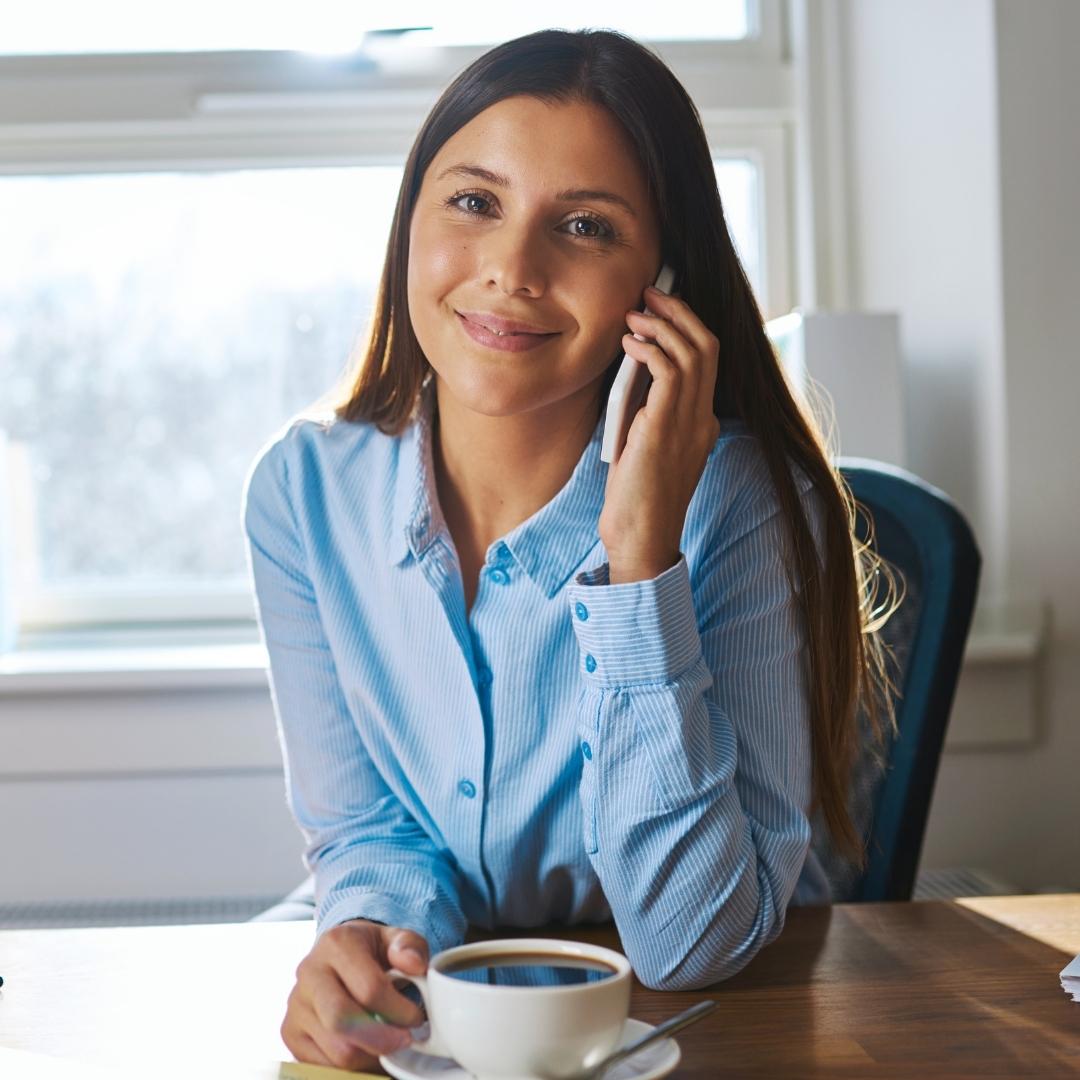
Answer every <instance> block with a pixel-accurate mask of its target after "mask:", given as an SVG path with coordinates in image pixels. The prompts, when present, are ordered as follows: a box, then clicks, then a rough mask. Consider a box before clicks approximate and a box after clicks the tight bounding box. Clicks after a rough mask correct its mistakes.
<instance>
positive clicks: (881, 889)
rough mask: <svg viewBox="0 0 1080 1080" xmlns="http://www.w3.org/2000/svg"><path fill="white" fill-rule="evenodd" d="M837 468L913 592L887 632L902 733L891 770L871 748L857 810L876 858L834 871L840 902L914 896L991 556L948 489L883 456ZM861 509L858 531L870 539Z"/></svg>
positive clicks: (859, 771)
mask: <svg viewBox="0 0 1080 1080" xmlns="http://www.w3.org/2000/svg"><path fill="white" fill-rule="evenodd" d="M837 465H838V467H839V468H840V471H841V473H842V474H843V476H844V478H845V479H846V480H847V483H848V484H849V486H850V487H851V491H852V494H853V495H854V496H855V499H856V502H857V503H858V504H860V507H861V508H862V507H864V508H865V509H866V510H867V511H868V512H869V514H870V516H871V518H872V520H873V528H874V534H875V549H876V550H877V552H878V554H879V555H881V556H882V558H884V559H886V560H887V561H888V562H889V563H890V564H891V565H892V566H893V567H894V568H895V569H896V570H898V571H899V572H900V574H901V575H902V577H903V579H904V587H905V588H906V595H905V597H904V600H903V602H902V604H901V606H900V608H899V610H897V611H896V612H895V613H894V614H893V615H892V617H891V618H890V619H889V620H888V621H887V622H886V624H885V626H884V627H883V628H882V631H881V634H882V637H883V639H884V641H885V643H886V645H887V646H888V647H889V649H890V650H891V651H892V653H893V657H894V660H895V667H894V668H893V669H892V670H893V677H894V680H895V682H896V684H897V687H898V688H899V690H900V697H899V699H898V700H897V701H896V724H897V735H896V737H895V738H894V739H892V740H890V741H888V742H887V744H886V748H885V754H884V757H885V767H884V771H883V770H882V768H881V766H880V765H879V764H878V763H877V762H876V761H875V760H874V757H873V755H872V754H871V753H869V752H866V753H864V754H863V755H862V757H861V759H860V762H859V763H858V765H857V766H856V777H855V788H856V790H855V793H854V794H855V800H854V802H855V805H854V807H853V812H854V813H855V815H856V819H857V824H860V825H861V826H862V828H863V830H864V833H863V834H864V835H868V836H869V848H868V853H867V854H868V863H867V866H866V868H865V870H864V871H863V872H862V874H861V875H857V876H856V875H855V874H854V873H853V872H851V873H849V874H848V876H847V879H846V880H844V877H843V874H842V873H841V874H839V875H836V876H834V875H832V874H830V876H831V877H833V883H834V899H837V900H849V901H850V900H910V899H911V893H912V888H913V886H914V883H915V873H916V870H917V868H918V863H919V855H920V852H921V850H922V842H923V834H924V832H925V829H926V818H927V814H928V812H929V809H930V798H931V795H932V794H933V790H934V780H935V777H936V776H937V769H938V761H939V759H940V756H941V747H942V744H943V743H944V741H945V728H946V725H947V723H948V719H949V711H950V709H951V708H952V702H953V696H954V694H955V691H956V684H957V681H958V679H959V676H960V667H961V664H962V662H963V657H964V644H965V642H966V640H967V635H968V630H969V628H970V626H971V618H972V612H973V610H974V607H975V593H976V587H977V585H978V580H979V567H980V565H981V561H982V560H981V557H980V555H979V549H978V547H977V545H976V543H975V537H974V534H973V533H972V530H971V527H970V526H969V525H968V523H967V521H966V520H965V519H964V516H963V514H961V512H960V511H959V509H958V508H957V507H956V505H955V503H953V501H952V500H951V499H950V498H949V497H948V496H947V495H946V494H945V493H944V492H942V491H939V490H938V489H937V488H935V487H932V486H931V485H930V484H928V483H926V482H925V481H923V480H920V479H919V478H918V477H917V476H915V475H913V474H912V473H909V472H907V471H905V470H904V469H900V468H897V467H896V466H893V465H886V464H884V463H882V462H878V461H871V460H868V459H865V458H851V457H847V458H840V459H838V461H837ZM861 508H860V511H859V514H858V516H857V521H856V528H857V531H858V532H859V535H860V536H861V537H863V538H865V537H866V529H867V522H866V518H865V516H864V514H863V513H862V509H861ZM860 818H861V820H859V819H860ZM819 856H820V853H819ZM822 861H823V863H825V870H826V872H827V873H830V866H829V860H828V858H827V857H825V858H823V859H822ZM835 866H836V863H835V860H834V868H835ZM837 876H838V877H839V878H840V880H839V881H837Z"/></svg>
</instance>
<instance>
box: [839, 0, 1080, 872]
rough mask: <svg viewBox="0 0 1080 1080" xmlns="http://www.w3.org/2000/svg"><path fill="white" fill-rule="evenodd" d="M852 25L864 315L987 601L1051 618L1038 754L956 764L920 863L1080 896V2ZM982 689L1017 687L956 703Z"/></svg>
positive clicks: (889, 5)
mask: <svg viewBox="0 0 1080 1080" xmlns="http://www.w3.org/2000/svg"><path fill="white" fill-rule="evenodd" d="M844 16H845V17H844V25H845V28H846V48H845V54H846V67H847V73H846V80H847V88H848V93H847V95H846V97H847V100H848V103H849V107H848V108H849V117H848V119H849V124H848V129H847V134H848V161H849V177H848V190H849V191H850V192H851V204H850V205H851V216H850V228H849V235H850V237H851V246H852V251H851V255H852V260H851V261H852V282H853V284H852V291H853V297H854V300H855V306H858V307H863V308H866V309H871V310H879V309H885V310H895V311H898V312H899V313H900V316H901V325H902V328H903V334H902V336H903V347H904V351H905V358H906V363H907V365H908V400H909V403H910V415H909V417H908V434H909V443H910V446H911V448H912V451H911V457H912V467H913V469H914V471H916V472H918V473H920V474H922V475H923V476H925V477H926V478H927V479H929V480H931V481H932V482H934V483H936V484H939V485H940V486H941V487H943V488H944V489H945V490H946V491H948V492H950V494H952V495H953V496H954V497H955V498H957V500H958V501H959V503H960V504H961V506H962V507H964V508H965V509H966V510H967V511H968V513H969V514H970V516H971V518H972V521H973V523H974V524H975V526H976V530H977V532H978V535H979V538H980V541H981V543H982V547H983V552H984V556H986V557H987V566H986V567H985V573H984V586H985V589H986V592H988V593H1004V594H1007V595H1008V596H1009V597H1011V599H1013V600H1014V601H1020V602H1024V601H1029V600H1036V601H1037V600H1039V599H1040V598H1044V599H1046V600H1047V601H1048V602H1049V605H1050V627H1049V633H1048V638H1047V641H1046V643H1045V653H1044V657H1043V659H1042V662H1041V664H1040V665H1039V667H1038V668H1037V670H1036V671H1035V673H1034V674H1035V676H1036V678H1037V689H1038V696H1037V719H1038V732H1037V735H1036V738H1035V739H1034V740H1032V742H1031V744H1030V745H1026V746H1020V747H1014V748H1004V749H998V750H995V751H993V752H989V751H986V752H973V751H964V752H953V753H949V754H946V756H945V758H944V759H943V762H942V767H941V772H940V775H939V780H938V787H937V791H936V795H935V799H934V805H933V808H932V812H931V818H930V824H929V829H928V836H927V841H926V847H925V849H924V861H923V865H924V866H935V865H936V866H943V865H953V866H955V865H967V866H980V867H982V868H984V869H987V870H990V871H993V872H995V873H997V874H999V875H1000V876H1003V877H1005V878H1006V879H1008V880H1011V881H1012V882H1013V883H1015V884H1016V885H1018V886H1020V887H1023V888H1030V889H1038V888H1048V887H1055V886H1061V887H1071V888H1077V887H1080V633H1078V631H1080V557H1078V556H1077V554H1076V553H1077V551H1080V542H1078V536H1080V499H1078V497H1077V496H1078V495H1080V481H1078V472H1080V454H1078V452H1077V448H1076V435H1075V430H1076V428H1077V415H1076V413H1077V402H1078V401H1080V356H1078V352H1080V344H1078V342H1080V337H1078V334H1077V315H1076V312H1077V310H1078V308H1080V305H1078V302H1077V297H1078V295H1080V199H1078V197H1077V196H1078V192H1080V137H1078V136H1077V121H1076V117H1077V115H1080V67H1078V65H1077V63H1076V53H1077V50H1078V48H1080V4H1076V3H1075V2H1073V0H1040V2H1039V3H1021V2H1018V0H953V2H950V3H948V4H942V3H939V2H937V0H907V2H904V3H900V2H898V0H846V2H845V10H844ZM1012 674H1013V675H1014V676H1015V677H1016V678H1028V677H1030V676H1031V674H1032V673H1031V672H1030V671H1027V670H1024V669H1023V667H1022V666H1020V667H1018V668H1017V669H1016V671H1015V672H1014V673H1012ZM980 677H984V678H987V679H989V678H991V677H993V678H997V679H1001V678H1006V679H1007V678H1009V677H1010V672H1009V671H1000V670H999V671H997V672H994V673H992V674H991V673H986V674H985V675H984V676H980V674H979V672H978V671H971V670H969V671H966V672H965V675H964V681H962V683H961V690H960V694H961V699H963V698H964V695H965V694H968V695H969V696H978V697H979V700H984V699H985V698H987V697H988V696H990V695H987V694H985V693H982V694H979V693H978V692H979V690H980V689H983V688H980V687H978V686H975V685H973V681H974V680H978V679H979V678H980Z"/></svg>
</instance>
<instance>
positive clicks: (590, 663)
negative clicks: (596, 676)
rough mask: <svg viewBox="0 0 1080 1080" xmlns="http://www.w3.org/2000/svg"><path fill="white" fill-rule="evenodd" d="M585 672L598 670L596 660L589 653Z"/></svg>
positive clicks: (586, 655) (586, 657) (586, 656)
mask: <svg viewBox="0 0 1080 1080" xmlns="http://www.w3.org/2000/svg"><path fill="white" fill-rule="evenodd" d="M585 670H586V671H589V672H592V671H595V670H596V658H595V657H594V656H592V655H591V654H589V653H586V654H585Z"/></svg>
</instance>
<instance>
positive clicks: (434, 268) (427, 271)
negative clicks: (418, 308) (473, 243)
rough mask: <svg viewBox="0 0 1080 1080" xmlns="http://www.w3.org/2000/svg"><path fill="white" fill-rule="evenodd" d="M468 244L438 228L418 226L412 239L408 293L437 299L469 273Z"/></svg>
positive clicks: (427, 301) (429, 300)
mask: <svg viewBox="0 0 1080 1080" xmlns="http://www.w3.org/2000/svg"><path fill="white" fill-rule="evenodd" d="M468 263H469V249H468V246H467V245H466V244H464V243H462V241H461V239H460V237H458V238H455V237H453V236H450V235H447V234H445V233H442V232H440V231H439V230H437V229H433V228H430V227H429V228H425V227H424V226H423V225H421V226H420V227H419V228H417V229H416V230H415V232H414V234H413V236H412V238H411V240H410V243H409V296H410V300H411V299H412V298H413V296H415V297H416V299H417V300H418V301H419V302H420V303H425V302H426V303H431V302H432V301H438V300H439V299H441V298H442V297H443V296H445V295H446V293H447V292H449V291H450V289H452V288H453V286H454V285H455V284H456V283H457V282H459V281H460V280H462V277H463V275H465V274H466V273H467V268H468Z"/></svg>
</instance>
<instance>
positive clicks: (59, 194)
mask: <svg viewBox="0 0 1080 1080" xmlns="http://www.w3.org/2000/svg"><path fill="white" fill-rule="evenodd" d="M204 6H206V7H207V8H208V7H209V5H204ZM315 6H316V7H319V6H325V7H326V8H327V11H330V9H331V8H333V7H335V5H330V4H326V5H318V4H316V5H315ZM43 7H44V8H45V9H46V10H48V5H43ZM218 7H219V10H220V5H219V6H218ZM336 7H337V9H339V15H340V14H341V13H342V12H347V11H355V8H356V5H342V4H339V5H336ZM34 10H35V12H36V11H37V10H38V9H34ZM141 10H142V9H141V8H138V9H135V8H133V11H135V12H136V14H135V15H133V17H132V19H131V20H128V22H127V23H124V22H122V21H121V22H117V21H116V20H113V21H112V22H109V21H107V20H101V21H100V22H98V23H95V25H97V26H100V27H101V28H103V29H102V30H101V33H102V35H105V34H106V32H113V31H115V30H116V28H117V26H126V28H127V31H128V34H129V36H128V37H127V38H125V39H124V40H120V39H119V38H113V39H108V40H107V39H106V37H105V36H102V37H100V39H98V38H93V37H89V36H87V35H89V34H90V31H89V30H87V31H86V33H85V34H84V36H82V37H76V38H71V39H60V40H59V43H57V41H56V40H54V39H52V38H45V37H40V36H39V37H37V38H35V37H34V36H33V34H31V33H30V28H31V22H32V21H33V16H31V15H30V14H29V12H30V9H27V14H26V15H25V16H21V17H20V23H21V25H20V26H17V27H16V32H15V33H14V34H7V35H6V37H5V42H6V45H5V48H7V49H8V50H9V51H12V52H15V51H19V50H22V51H24V52H28V51H30V50H32V49H35V48H39V49H40V48H46V47H48V48H52V49H53V50H54V51H56V52H59V51H63V50H64V49H65V48H66V49H68V50H69V51H74V48H75V45H76V44H77V43H78V42H80V41H82V42H83V43H84V44H83V47H84V48H90V47H93V48H113V49H116V50H122V49H146V48H163V47H164V41H163V40H159V41H158V42H157V44H155V42H154V41H153V40H152V39H151V38H149V37H142V38H140V37H138V36H137V35H136V34H135V31H136V30H139V29H140V26H141V27H142V29H147V28H150V26H151V24H150V22H149V21H148V20H143V21H142V22H141V23H140V19H141V18H142V17H141V15H138V12H141ZM200 10H201V7H200V5H198V4H196V5H195V6H194V8H193V9H192V17H191V18H190V19H188V18H185V26H186V27H187V28H188V31H189V32H190V34H191V35H194V36H190V37H189V38H187V39H185V42H186V43H185V45H184V47H185V48H187V49H190V50H200V49H215V48H218V47H220V45H221V44H223V43H224V44H229V45H230V47H236V48H242V49H244V50H247V51H237V52H230V53H223V52H214V51H208V52H205V53H203V52H196V51H190V52H177V53H175V54H170V55H164V54H161V55H156V56H153V57H148V56H146V55H144V54H142V53H139V52H132V53H131V54H130V55H112V56H89V55H88V56H75V55H70V56H64V55H49V56H45V55H43V56H36V55H22V56H8V57H0V84H5V85H7V86H8V88H9V89H15V90H16V91H21V92H16V93H14V94H10V95H6V97H7V100H8V101H9V102H15V103H16V104H15V105H14V106H13V107H12V106H7V105H6V106H5V107H4V111H3V112H0V133H2V134H3V135H4V136H5V139H4V142H5V149H4V152H3V157H2V158H0V233H2V241H0V387H2V388H3V390H2V393H0V430H3V431H6V432H7V434H8V436H9V438H10V439H11V440H13V441H14V443H15V450H14V452H13V453H12V454H11V467H12V468H13V470H14V473H15V480H16V483H15V485H14V488H15V490H16V492H17V493H18V506H17V510H18V513H17V514H16V515H15V524H16V543H17V552H18V564H19V567H20V571H21V573H20V586H21V589H22V591H21V594H20V596H19V609H20V618H21V621H22V623H23V625H24V626H32V627H36V628H41V627H49V626H61V625H69V626H70V625H79V624H97V623H107V622H121V621H169V620H181V619H188V620H207V619H237V618H239V619H244V618H246V619H250V618H251V615H252V606H251V596H250V592H249V588H248V582H247V576H246V567H245V562H244V549H243V532H242V528H241V519H240V494H241V485H242V482H243V478H244V475H245V473H246V470H247V468H248V467H249V466H250V463H251V461H252V460H253V458H254V456H255V454H256V453H257V451H258V449H259V447H260V446H261V445H263V444H264V443H265V442H266V441H267V439H269V438H270V437H272V436H273V434H274V433H275V431H276V430H277V429H279V428H280V426H281V424H282V423H284V422H285V421H286V420H287V419H288V418H289V417H290V416H291V415H293V414H294V413H295V412H297V411H298V410H300V409H301V408H303V407H304V406H306V405H307V404H309V403H310V402H312V401H313V400H314V399H316V398H318V397H319V396H320V395H321V394H322V393H324V392H325V391H326V390H327V389H329V387H330V386H331V385H333V384H334V383H336V382H337V380H338V377H339V376H340V375H341V373H342V372H343V370H345V369H346V367H347V366H348V363H349V360H350V358H351V356H352V355H353V352H354V350H355V348H356V347H357V345H358V343H359V342H360V340H361V338H362V335H363V331H364V329H365V327H366V325H367V321H368V318H369V316H370V313H371V306H372V301H373V297H374V290H375V284H376V282H377V279H378V275H379V273H380V272H381V267H382V260H383V256H384V253H385V244H386V235H387V231H388V227H389V222H390V217H391V214H392V210H393V205H394V200H395V198H396V195H397V186H398V182H399V179H400V175H401V165H402V162H403V161H404V157H405V154H406V153H407V151H408V148H409V146H410V144H411V141H412V138H413V136H414V134H415V131H416V128H417V126H418V125H419V123H420V122H421V120H422V119H423V117H424V115H425V114H426V112H427V110H428V108H429V107H430V105H431V103H432V102H433V101H434V100H435V98H436V97H437V96H438V93H439V92H440V90H441V89H442V87H443V86H445V84H446V83H447V82H448V81H449V79H450V78H451V77H452V76H453V74H454V73H455V72H456V71H457V70H460V68H461V67H463V66H464V65H465V64H466V63H468V62H469V61H470V60H471V59H472V58H473V57H474V56H476V55H479V53H481V52H483V51H484V48H485V47H486V45H485V44H483V43H482V42H479V40H478V39H477V41H474V42H473V43H470V44H468V45H464V44H462V45H450V46H444V47H443V48H441V49H425V48H423V47H420V46H417V47H416V49H415V50H413V49H412V47H411V46H409V45H408V44H407V42H406V41H405V40H394V41H391V42H389V43H384V44H383V45H380V47H379V49H378V50H375V51H374V52H373V53H372V54H371V55H368V53H367V52H363V53H357V54H356V55H355V56H353V57H351V58H349V59H348V60H342V59H341V58H329V57H325V56H322V57H315V56H303V55H301V54H298V53H296V52H288V53H285V52H277V51H273V49H272V48H271V47H270V46H265V45H260V44H259V43H258V41H256V39H254V38H253V37H251V36H250V35H249V36H248V37H247V38H246V39H244V38H243V35H242V34H239V32H238V34H239V36H237V37H234V38H233V39H228V40H227V34H228V33H231V32H232V31H230V30H229V27H228V24H227V23H225V22H223V21H221V20H218V22H217V23H214V22H213V21H210V22H207V23H205V24H204V26H205V27H206V28H209V29H213V31H214V33H215V34H219V35H221V34H225V35H226V37H221V36H218V37H213V36H207V37H204V38H198V33H197V27H198V22H199V20H198V19H197V18H196V17H195V16H196V15H197V14H198V12H199V11H200ZM308 10H309V9H308V8H305V11H308ZM415 10H417V11H419V10H420V9H419V8H417V9H415ZM443 10H448V9H445V8H444V7H443V6H439V8H438V11H443ZM469 10H470V13H472V16H473V17H474V20H473V22H472V23H471V24H470V25H472V26H477V25H479V26H480V27H482V28H483V29H484V31H485V33H487V34H490V35H492V36H491V38H490V39H489V40H498V39H502V38H506V37H509V36H514V35H515V34H517V33H525V32H528V31H529V30H531V29H534V28H535V27H533V26H525V25H524V24H522V25H521V26H517V25H515V26H512V27H511V26H509V24H506V25H505V26H504V24H497V23H495V21H494V13H496V9H495V8H494V7H492V13H493V14H492V16H491V17H490V18H487V17H485V16H484V15H483V11H484V6H483V5H480V7H479V9H478V8H477V7H476V5H473V6H471V7H470V9H469ZM642 10H643V11H644V10H646V9H642ZM649 10H651V9H649ZM478 11H479V13H480V14H479V15H477V12H478ZM590 13H591V14H592V11H590ZM620 13H621V11H620V12H615V11H614V10H613V13H612V16H611V17H612V20H613V21H614V19H615V18H616V16H617V15H619V14H620ZM549 14H550V16H551V18H552V22H554V13H549V12H547V11H545V19H547V18H548V16H549ZM429 15H430V12H429ZM714 15H715V21H714V23H713V24H712V25H711V26H707V27H706V29H707V30H708V32H709V33H711V34H712V35H713V36H714V40H710V41H690V40H683V41H675V40H669V41H666V42H663V43H661V44H659V45H656V46H654V47H656V48H657V50H658V51H660V52H661V53H662V55H663V56H664V58H665V60H666V61H667V62H668V63H669V64H671V66H672V67H673V68H674V69H675V70H676V72H677V73H678V74H679V76H680V78H682V80H683V81H684V83H685V84H686V85H687V88H688V89H689V91H690V93H691V94H692V95H693V96H694V98H695V101H696V102H697V103H698V106H699V108H700V109H701V113H702V117H703V121H704V122H705V125H706V130H707V134H708V135H709V138H710V142H711V143H712V146H713V150H714V162H715V166H716V171H717V178H718V182H719V184H720V187H721V192H722V195H723V198H724V201H725V209H726V212H727V215H728V219H729V227H730V229H731V232H732V237H733V240H734V242H735V244H736V247H737V249H738V250H739V253H740V256H741V258H742V259H743V262H744V265H745V266H746V269H747V273H748V276H749V277H750V280H751V282H752V284H753V285H754V288H755V291H756V292H757V294H758V297H759V300H760V301H761V303H762V307H763V309H764V310H765V311H766V313H767V314H779V313H782V312H783V311H786V310H787V299H788V286H787V281H788V276H789V275H788V268H787V265H786V264H787V253H786V249H785V245H784V242H783V240H784V237H785V236H786V218H785V212H786V211H785V207H786V203H787V197H786V183H787V181H786V166H785V159H784V150H783V147H784V145H785V142H784V136H783V131H782V126H781V125H778V124H777V123H776V115H777V106H778V104H780V105H782V104H783V102H784V101H785V100H786V94H787V80H786V74H785V63H784V61H783V59H782V57H781V56H780V52H779V45H778V40H779V37H778V30H777V27H776V23H777V21H778V8H777V7H776V6H775V5H774V4H772V3H770V2H768V0H762V2H760V3H750V4H744V3H742V2H738V3H729V4H727V5H725V4H717V5H715V9H714ZM635 17H636V16H633V10H631V12H630V14H629V15H627V17H626V19H625V20H620V22H619V23H618V24H617V28H619V29H626V30H627V32H630V33H632V34H634V35H635V36H639V37H641V38H645V37H646V32H651V33H656V32H657V31H656V30H655V29H651V30H650V28H649V26H648V25H647V24H646V23H643V22H637V23H635V22H634V18H635ZM642 17H644V16H642ZM740 18H741V19H742V20H743V21H742V23H741V24H740V23H739V22H738V20H739V19H740ZM405 19H406V17H405V16H404V15H402V16H401V17H400V20H399V21H401V22H404V21H405ZM723 19H727V20H728V21H727V22H724V21H722V20H723ZM314 21H318V20H314ZM409 21H410V23H411V24H414V25H421V24H423V20H422V19H421V18H420V16H416V18H415V19H413V17H412V16H410V17H409ZM272 23H273V20H272V19H267V20H266V22H265V25H264V26H263V29H264V30H265V31H266V33H267V34H269V33H270V30H271V29H272ZM548 24H549V25H550V24H551V23H548ZM251 25H252V24H251V23H249V24H248V27H250V26H251ZM282 25H284V24H282ZM666 25H667V27H668V33H669V35H670V36H671V37H672V38H673V37H674V36H675V32H679V33H685V34H686V35H687V37H689V29H686V28H682V29H680V28H679V27H678V25H677V24H672V23H670V21H668V22H666ZM696 25H698V26H699V27H700V26H704V25H705V24H696ZM154 26H156V27H159V28H161V29H162V30H163V31H164V30H165V29H167V24H165V23H155V24H154ZM755 28H756V29H755ZM45 29H47V27H45ZM234 29H235V28H234ZM240 29H241V30H243V31H244V33H245V34H246V33H248V30H247V29H245V28H244V27H241V28H240ZM453 29H454V28H453V27H451V28H450V30H453ZM439 30H440V28H439V27H436V29H435V30H434V31H430V32H426V33H430V34H434V33H436V32H437V31H439ZM38 32H39V34H40V32H43V31H42V30H41V28H39V31H38ZM198 32H199V33H201V32H202V31H198ZM445 32H446V33H449V32H450V31H445ZM408 36H409V35H404V37H408ZM422 36H423V35H421V34H417V35H416V38H417V40H419V39H420V38H421V37H422ZM242 39H243V40H242ZM725 39H726V40H725ZM170 40H176V39H170ZM264 40H266V41H270V38H265V39H264ZM65 41H66V42H67V44H65ZM88 41H89V42H90V45H87V44H86V42H88ZM50 42H51V44H50ZM271 44H272V43H271ZM260 49H267V50H268V51H258V50H260ZM372 56H374V57H375V58H374V59H372ZM358 58H360V59H362V60H363V61H364V62H362V63H361V62H359V59H358ZM728 58H730V62H731V65H732V66H731V69H730V71H728V73H727V74H724V71H725V70H726V69H725V68H724V65H723V62H724V60H725V59H728ZM718 61H719V63H718ZM749 66H753V69H754V71H755V72H756V75H755V76H754V77H753V78H748V77H747V75H746V72H747V69H748V67H749ZM43 87H47V90H43V89H42V88H43ZM755 118H758V119H760V120H761V122H757V120H756V119H755ZM778 241H779V242H778Z"/></svg>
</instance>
